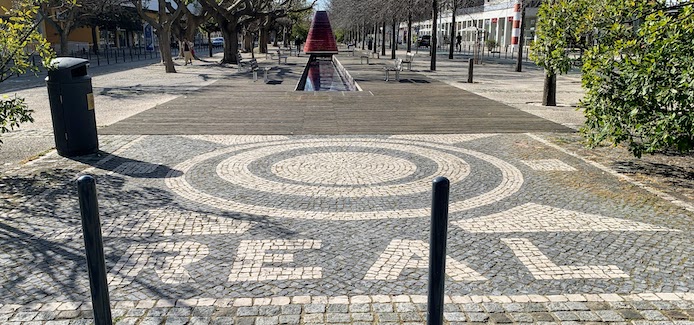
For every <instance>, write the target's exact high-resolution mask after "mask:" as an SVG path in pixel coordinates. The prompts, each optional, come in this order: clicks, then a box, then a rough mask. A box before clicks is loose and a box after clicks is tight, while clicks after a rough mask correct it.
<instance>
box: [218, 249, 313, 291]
mask: <svg viewBox="0 0 694 325" xmlns="http://www.w3.org/2000/svg"><path fill="white" fill-rule="evenodd" d="M320 246H321V241H320V240H309V239H296V240H284V239H274V240H242V241H241V244H239V249H238V251H237V252H236V258H235V259H234V264H233V265H232V266H231V274H230V275H229V282H236V281H273V280H290V279H320V278H321V277H322V276H323V275H322V268H320V267H271V266H266V265H264V264H266V263H272V264H284V263H292V262H294V254H268V253H267V251H269V250H270V251H276V250H282V251H286V250H304V249H319V248H320Z"/></svg>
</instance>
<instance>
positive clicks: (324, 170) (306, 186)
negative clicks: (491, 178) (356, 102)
mask: <svg viewBox="0 0 694 325" xmlns="http://www.w3.org/2000/svg"><path fill="white" fill-rule="evenodd" d="M465 158H473V160H474V161H475V162H476V163H475V168H481V166H484V169H485V173H488V172H492V173H494V174H495V175H498V177H497V178H498V179H499V181H498V183H497V184H495V187H493V188H492V187H491V186H487V187H486V189H485V190H484V192H483V191H479V192H483V193H471V194H472V195H467V197H465V198H461V197H451V203H450V206H449V211H450V212H460V211H464V210H467V209H472V208H476V207H480V206H484V205H487V204H490V203H493V202H497V201H500V200H503V199H505V198H507V197H508V196H510V195H512V194H514V193H516V192H517V191H518V190H519V189H520V187H521V185H522V184H523V176H522V174H521V173H520V171H519V170H518V169H517V168H515V167H514V166H512V165H510V164H508V163H506V162H504V161H502V160H500V159H498V158H496V157H493V156H490V155H487V154H484V153H480V152H476V151H472V150H468V149H463V148H459V147H455V146H452V145H447V144H436V143H431V142H420V141H412V140H398V139H373V138H369V139H365V138H335V139H328V140H326V139H289V140H280V141H267V142H259V143H249V144H239V145H232V146H230V147H227V148H223V149H219V150H215V151H212V152H209V153H206V154H203V155H199V156H196V157H194V158H192V159H189V160H187V161H184V162H182V163H180V164H179V165H177V166H175V167H174V168H173V169H174V170H177V171H180V172H183V174H182V175H180V176H179V175H178V174H173V173H172V174H171V175H169V176H168V177H167V178H166V184H167V186H168V187H169V188H170V189H171V190H172V191H173V192H175V193H177V194H179V195H181V196H183V197H185V198H188V199H190V200H193V201H195V202H197V203H202V204H206V205H209V206H212V207H215V208H219V209H223V210H229V211H235V212H242V213H249V214H256V215H266V216H273V217H283V218H303V219H323V220H367V219H386V218H416V217H426V216H428V215H429V213H430V207H428V206H427V207H414V208H413V205H406V204H403V205H402V208H399V207H398V206H395V207H394V206H389V207H384V206H371V205H370V204H373V202H378V201H373V200H370V199H369V198H378V197H383V198H392V197H394V196H395V197H397V196H402V197H403V199H405V198H406V197H407V195H415V196H417V197H419V198H421V197H422V196H427V197H428V196H429V195H430V194H429V193H430V192H431V181H432V180H433V179H434V178H435V177H436V176H445V177H447V178H448V179H449V180H450V181H451V184H452V186H455V184H457V183H461V182H464V180H465V179H466V177H468V176H469V175H470V173H471V169H472V168H471V166H470V164H468V162H466V161H465ZM424 161H426V162H427V163H426V164H427V165H426V166H424V165H420V164H421V163H422V162H424ZM203 167H204V168H207V169H206V170H209V169H210V167H212V169H215V170H214V172H215V173H216V175H215V176H216V177H218V178H219V179H220V180H221V181H222V182H225V183H226V184H228V186H229V187H230V188H237V189H246V190H248V191H249V192H253V193H261V194H262V193H266V194H267V195H266V196H267V197H268V198H272V200H277V198H278V197H279V201H287V200H290V201H291V200H297V198H299V200H301V201H302V204H296V205H286V204H285V205H281V204H276V205H274V206H273V205H272V204H268V201H267V200H268V199H267V198H257V196H258V195H254V196H252V197H250V198H249V197H248V196H243V197H242V196H228V195H227V196H225V195H222V194H221V193H210V191H209V190H208V191H205V190H202V189H200V188H198V187H196V186H195V184H196V182H195V181H191V180H190V176H188V177H187V175H192V174H191V172H193V171H195V173H205V174H207V172H205V171H201V170H200V169H201V168H203ZM490 167H491V168H490ZM468 183H469V182H468ZM283 195H284V196H285V197H286V199H285V197H282V196H283ZM261 196H262V195H261ZM334 199H345V200H350V199H351V200H352V201H351V202H357V203H356V204H360V202H363V204H364V206H360V207H358V208H357V209H355V208H354V207H351V208H349V207H346V206H345V207H342V206H340V205H331V204H321V203H320V202H328V201H325V200H334ZM254 200H256V201H254ZM405 200H407V199H405ZM303 201H309V202H314V203H315V204H310V206H311V208H310V209H302V206H303ZM280 203H281V202H280ZM420 206H422V205H420Z"/></svg>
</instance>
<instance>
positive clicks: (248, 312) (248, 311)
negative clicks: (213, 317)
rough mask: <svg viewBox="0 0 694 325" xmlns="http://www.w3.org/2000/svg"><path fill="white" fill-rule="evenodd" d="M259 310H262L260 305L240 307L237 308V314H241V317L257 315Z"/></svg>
mask: <svg viewBox="0 0 694 325" xmlns="http://www.w3.org/2000/svg"><path fill="white" fill-rule="evenodd" d="M259 311H260V307H258V306H250V307H239V309H237V310H236V316H239V317H246V316H257V315H258V313H259Z"/></svg>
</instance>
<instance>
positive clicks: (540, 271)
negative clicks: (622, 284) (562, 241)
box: [501, 238, 629, 280]
mask: <svg viewBox="0 0 694 325" xmlns="http://www.w3.org/2000/svg"><path fill="white" fill-rule="evenodd" d="M501 241H502V242H504V243H505V244H506V245H508V247H509V248H510V249H511V250H512V251H513V254H515V255H516V257H518V259H519V260H520V261H521V263H523V265H525V267H527V268H528V271H530V273H531V274H532V275H533V276H534V277H535V279H539V280H553V279H554V280H557V279H612V278H628V277H629V275H627V274H626V273H624V272H622V270H620V269H619V268H618V267H617V266H615V265H607V266H599V265H585V266H565V265H556V264H554V263H553V262H552V261H551V260H550V259H549V258H548V257H547V256H545V254H543V253H542V252H541V251H540V249H538V248H537V246H535V245H533V243H532V242H530V240H528V239H527V238H502V239H501Z"/></svg>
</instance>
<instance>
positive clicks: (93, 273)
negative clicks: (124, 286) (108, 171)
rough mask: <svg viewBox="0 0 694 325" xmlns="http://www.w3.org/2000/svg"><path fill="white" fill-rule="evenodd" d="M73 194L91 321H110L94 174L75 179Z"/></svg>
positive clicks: (100, 324)
mask: <svg viewBox="0 0 694 325" xmlns="http://www.w3.org/2000/svg"><path fill="white" fill-rule="evenodd" d="M77 195H78V196H79V202H80V212H81V214H82V232H83V234H84V246H85V249H86V251H87V271H88V272H89V287H90V289H91V293H92V308H93V309H94V324H96V325H111V324H113V321H112V320H111V305H110V304H109V297H108V282H106V262H105V260H104V243H103V238H102V237H101V220H100V219H99V205H98V202H97V200H96V181H95V180H94V177H92V176H90V175H83V176H80V178H79V179H77Z"/></svg>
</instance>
